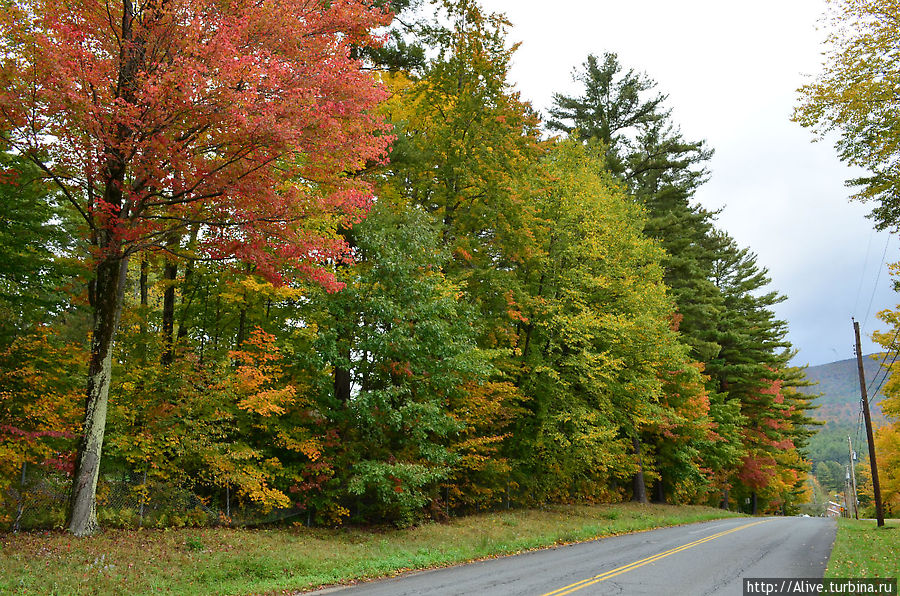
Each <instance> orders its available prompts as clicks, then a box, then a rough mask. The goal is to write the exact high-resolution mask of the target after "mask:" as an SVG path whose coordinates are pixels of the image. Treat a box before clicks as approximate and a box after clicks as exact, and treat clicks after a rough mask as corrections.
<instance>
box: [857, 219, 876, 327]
mask: <svg viewBox="0 0 900 596" xmlns="http://www.w3.org/2000/svg"><path fill="white" fill-rule="evenodd" d="M874 236H875V229H874V228H872V230H871V231H870V232H869V241H868V242H866V258H865V259H864V260H863V266H862V273H860V274H859V287H858V288H856V300H854V301H853V312H854V313H856V307H857V306H859V295H860V294H861V293H862V287H863V284H864V283H865V281H866V269H867V268H868V266H869V249H870V248H872V238H873V237H874Z"/></svg>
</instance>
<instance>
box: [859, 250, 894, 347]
mask: <svg viewBox="0 0 900 596" xmlns="http://www.w3.org/2000/svg"><path fill="white" fill-rule="evenodd" d="M890 243H891V235H890V234H888V237H887V240H885V241H884V251H883V252H882V253H881V262H880V263H878V274H877V275H876V276H875V284H874V285H873V286H872V295H871V296H869V306H868V307H867V308H866V318H865V319H863V324H862V326H863V329H865V328H866V323H868V322H869V313H871V312H872V301H874V300H875V292H876V291H877V290H878V281H879V280H880V279H881V270H882V269H884V258H885V257H886V256H887V249H888V244H890Z"/></svg>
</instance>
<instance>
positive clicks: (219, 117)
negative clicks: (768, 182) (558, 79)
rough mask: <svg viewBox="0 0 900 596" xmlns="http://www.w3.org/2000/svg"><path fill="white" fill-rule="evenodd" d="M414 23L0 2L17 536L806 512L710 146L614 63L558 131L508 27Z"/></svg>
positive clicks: (261, 11)
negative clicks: (625, 509) (682, 507)
mask: <svg viewBox="0 0 900 596" xmlns="http://www.w3.org/2000/svg"><path fill="white" fill-rule="evenodd" d="M276 5H278V7H280V8H276ZM416 9H417V6H416V3H415V2H412V3H410V2H409V0H395V1H393V2H390V3H386V2H380V1H378V2H376V1H374V0H345V1H342V2H307V1H301V0H284V1H282V2H277V3H273V2H251V1H249V0H235V1H233V2H230V3H222V2H218V1H215V0H178V1H174V0H146V1H138V0H124V1H123V2H107V3H103V2H97V1H93V0H92V1H84V2H80V3H76V4H65V3H57V2H55V1H52V0H28V1H22V2H16V3H14V4H13V5H9V4H4V5H3V8H2V10H0V12H2V14H3V16H2V20H0V30H2V35H0V43H2V44H3V51H2V52H0V76H2V78H3V83H4V84H3V85H2V89H3V90H2V91H0V151H2V153H0V160H2V165H3V167H2V176H0V205H2V217H0V254H2V255H3V258H2V259H0V523H2V524H3V525H4V526H5V527H9V528H13V527H15V528H16V529H18V528H19V527H20V525H22V524H23V523H25V521H24V520H27V519H29V518H28V516H29V515H31V516H32V517H31V518H30V519H32V521H31V522H29V523H31V524H32V525H33V526H44V527H66V528H67V529H69V530H70V531H71V532H73V533H74V534H75V535H79V536H81V535H88V534H91V533H94V532H96V531H97V529H98V527H99V526H100V525H102V524H111V525H124V526H131V525H138V524H148V525H149V524H155V525H185V524H205V523H231V522H232V521H233V520H234V519H237V515H238V512H239V511H240V512H242V513H241V515H246V514H247V513H248V512H250V513H252V514H253V515H256V516H258V518H262V517H263V516H265V515H269V514H271V513H273V512H276V513H277V512H282V514H283V516H287V515H297V516H299V517H298V518H297V519H301V520H303V521H304V522H305V523H308V524H313V525H327V526H335V525H340V524H342V523H353V524H393V525H396V526H401V527H403V526H409V525H412V524H416V523H419V522H421V521H423V520H427V519H431V520H438V521H440V520H445V519H447V518H448V516H456V515H465V514H469V513H473V512H477V511H483V510H490V509H498V508H509V507H524V506H537V505H541V504H545V503H571V502H588V503H596V502H619V501H627V500H635V501H640V502H647V501H655V502H669V503H679V504H680V503H687V504H690V503H698V504H709V505H713V506H722V507H727V508H731V509H740V510H744V511H746V512H748V513H750V512H752V513H757V512H778V513H790V512H793V511H795V506H796V505H797V503H798V502H801V501H803V500H804V499H805V498H806V496H805V490H806V489H804V482H805V479H806V475H807V472H808V471H809V467H810V466H809V463H808V462H807V461H806V460H805V459H804V455H803V448H804V446H805V445H806V443H807V440H808V438H809V437H810V435H811V434H812V433H813V432H814V428H813V427H811V426H810V423H811V420H810V418H809V417H808V415H807V413H808V410H809V409H810V407H811V403H812V401H813V399H814V397H810V396H808V395H805V394H803V393H801V392H800V391H798V387H801V386H803V385H804V383H805V380H804V374H803V371H802V370H800V369H797V368H793V367H791V366H790V364H789V361H790V359H791V357H792V355H793V350H792V348H791V346H790V344H789V343H788V342H787V341H786V339H785V337H786V333H787V327H786V323H785V322H783V321H781V320H778V319H777V317H776V316H775V314H774V312H773V307H774V305H776V304H778V303H779V302H780V301H781V300H783V299H784V297H783V296H781V295H779V294H778V293H777V292H775V291H773V290H771V289H770V288H769V287H768V286H769V281H770V280H769V279H768V275H767V271H766V269H765V267H764V266H763V265H762V264H760V263H758V262H757V258H756V255H755V254H754V253H753V252H752V250H751V249H750V248H747V247H742V246H740V245H739V244H738V243H737V242H736V241H735V240H734V239H733V238H731V237H730V236H729V235H728V233H727V231H725V230H721V229H719V228H718V227H717V225H716V213H714V212H710V211H708V210H705V209H704V208H703V207H702V206H701V205H699V204H698V203H697V201H696V200H695V198H694V195H695V191H696V190H697V189H698V188H699V187H700V186H701V185H702V184H703V183H704V182H705V180H706V179H707V177H708V175H709V174H708V171H707V169H706V165H707V163H708V162H709V159H710V158H711V155H712V149H711V148H710V147H708V146H707V145H706V143H705V142H704V141H702V140H691V139H685V138H684V137H683V136H682V134H681V132H680V130H679V127H678V124H677V122H675V121H674V120H673V117H672V113H671V110H670V108H668V107H667V104H666V101H667V98H666V95H665V94H664V93H663V92H662V91H660V90H658V89H657V86H656V83H655V82H654V81H653V79H652V78H651V77H650V76H649V75H647V74H644V73H643V72H641V71H640V70H639V65H635V66H634V67H631V66H629V65H624V64H621V63H620V61H619V59H618V57H617V56H616V55H615V54H614V53H605V54H599V55H589V56H586V57H585V60H584V62H583V64H581V65H579V66H577V67H576V68H575V70H574V74H573V76H574V77H575V80H576V81H577V83H578V84H579V86H580V89H581V91H580V92H579V94H577V95H571V96H570V95H565V94H556V95H555V96H554V104H553V106H552V108H551V109H550V110H549V111H548V113H547V114H545V115H541V114H539V113H538V112H537V111H536V110H535V109H534V108H533V107H532V106H531V105H529V104H528V103H527V102H525V101H524V100H523V99H522V98H521V97H520V95H519V93H518V92H517V91H516V89H515V88H514V87H513V86H512V85H511V84H510V82H509V80H508V71H509V66H510V61H511V59H512V56H513V54H514V52H515V46H514V45H511V44H510V43H509V41H508V39H507V35H508V33H509V29H510V27H511V25H510V23H509V22H507V21H506V20H505V18H504V17H503V16H502V15H495V14H487V13H485V12H484V11H483V10H482V9H481V8H480V7H479V5H478V3H477V2H476V1H475V0H443V1H440V2H436V3H432V4H431V5H430V10H429V11H426V12H431V11H432V10H434V11H437V14H436V16H435V17H434V18H430V17H424V16H422V15H423V14H424V12H422V11H417V10H416ZM176 494H190V495H192V496H193V497H194V498H195V499H196V502H197V503H198V504H199V505H198V507H197V508H196V511H197V512H198V513H196V514H194V513H193V512H191V511H187V512H185V511H178V512H176V511H168V512H166V511H164V510H159V509H158V508H157V509H153V511H154V513H153V514H152V515H151V513H150V505H151V503H155V504H156V506H157V507H158V504H159V502H160V501H168V502H170V503H174V502H175V497H174V495H176ZM125 496H127V497H128V498H129V499H131V500H130V501H129V503H133V505H131V506H129V507H128V508H118V509H115V510H113V508H112V505H113V503H115V502H117V500H121V499H124V498H125ZM200 505H202V507H200ZM205 510H210V511H215V512H217V517H215V518H212V519H210V518H209V517H208V516H205V514H203V513H202V511H205ZM26 525H27V524H26Z"/></svg>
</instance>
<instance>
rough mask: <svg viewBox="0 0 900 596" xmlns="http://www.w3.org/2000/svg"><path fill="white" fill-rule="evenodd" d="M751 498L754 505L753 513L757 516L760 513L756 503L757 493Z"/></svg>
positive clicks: (754, 492)
mask: <svg viewBox="0 0 900 596" xmlns="http://www.w3.org/2000/svg"><path fill="white" fill-rule="evenodd" d="M750 498H751V499H752V503H753V511H752V513H753V515H756V514H757V513H758V512H759V507H758V505H757V502H756V491H753V493H752V496H751V497H750Z"/></svg>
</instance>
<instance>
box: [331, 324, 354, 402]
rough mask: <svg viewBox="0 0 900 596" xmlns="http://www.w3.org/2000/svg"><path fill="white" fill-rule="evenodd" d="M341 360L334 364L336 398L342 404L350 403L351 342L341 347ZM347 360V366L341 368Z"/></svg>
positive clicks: (344, 343) (351, 379)
mask: <svg viewBox="0 0 900 596" xmlns="http://www.w3.org/2000/svg"><path fill="white" fill-rule="evenodd" d="M340 351H341V358H340V360H339V361H338V362H335V364H334V398H335V399H336V400H337V401H339V402H341V403H342V404H347V403H349V402H350V392H351V389H352V383H353V378H352V377H351V375H350V357H351V353H350V341H349V340H348V341H346V342H343V345H341V346H340ZM345 358H346V362H347V366H346V367H344V366H341V365H342V364H343V363H344V359H345Z"/></svg>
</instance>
